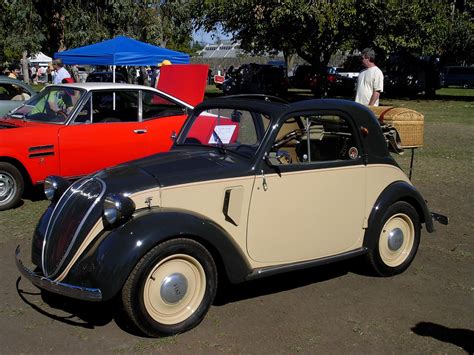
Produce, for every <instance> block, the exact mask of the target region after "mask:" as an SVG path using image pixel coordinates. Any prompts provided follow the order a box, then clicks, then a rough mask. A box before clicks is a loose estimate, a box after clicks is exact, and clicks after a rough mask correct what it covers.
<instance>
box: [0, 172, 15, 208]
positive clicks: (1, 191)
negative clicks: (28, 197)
mask: <svg viewBox="0 0 474 355" xmlns="http://www.w3.org/2000/svg"><path fill="white" fill-rule="evenodd" d="M17 189H18V186H16V183H15V179H14V178H13V176H12V175H11V174H9V173H7V172H5V171H2V172H0V204H2V205H3V204H7V203H8V202H10V201H11V200H12V199H13V196H15V194H16V192H17Z"/></svg>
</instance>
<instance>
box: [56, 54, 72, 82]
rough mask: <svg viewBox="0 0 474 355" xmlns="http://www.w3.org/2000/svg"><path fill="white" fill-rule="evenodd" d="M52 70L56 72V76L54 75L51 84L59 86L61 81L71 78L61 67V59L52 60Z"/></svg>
mask: <svg viewBox="0 0 474 355" xmlns="http://www.w3.org/2000/svg"><path fill="white" fill-rule="evenodd" d="M53 68H54V70H55V72H56V75H54V79H53V84H61V83H62V82H63V79H66V78H70V77H71V75H69V72H68V71H67V70H66V69H65V68H64V67H63V61H62V60H61V59H54V60H53Z"/></svg>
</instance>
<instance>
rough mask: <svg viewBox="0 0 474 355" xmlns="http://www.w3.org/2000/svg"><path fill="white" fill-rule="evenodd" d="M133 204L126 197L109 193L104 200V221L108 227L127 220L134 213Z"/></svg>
mask: <svg viewBox="0 0 474 355" xmlns="http://www.w3.org/2000/svg"><path fill="white" fill-rule="evenodd" d="M135 208H136V207H135V202H133V200H132V199H131V198H129V197H127V196H124V195H121V194H116V193H110V194H108V195H107V196H106V197H105V199H104V212H103V216H104V220H105V221H106V222H107V223H108V224H109V225H115V224H119V223H121V222H124V221H126V220H128V219H129V218H130V217H131V216H132V215H133V213H134V212H135Z"/></svg>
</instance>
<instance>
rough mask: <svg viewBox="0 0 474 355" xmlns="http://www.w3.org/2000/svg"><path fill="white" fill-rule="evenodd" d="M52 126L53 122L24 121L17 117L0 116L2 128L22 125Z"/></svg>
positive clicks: (0, 127)
mask: <svg viewBox="0 0 474 355" xmlns="http://www.w3.org/2000/svg"><path fill="white" fill-rule="evenodd" d="M45 125H48V126H50V125H51V123H43V122H31V121H23V120H22V119H17V118H0V129H2V128H20V127H37V126H45Z"/></svg>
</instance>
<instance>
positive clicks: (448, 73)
mask: <svg viewBox="0 0 474 355" xmlns="http://www.w3.org/2000/svg"><path fill="white" fill-rule="evenodd" d="M440 81H441V86H442V87H448V86H462V87H464V88H473V87H474V66H471V67H461V66H446V67H444V68H443V70H442V71H441V73H440Z"/></svg>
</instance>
